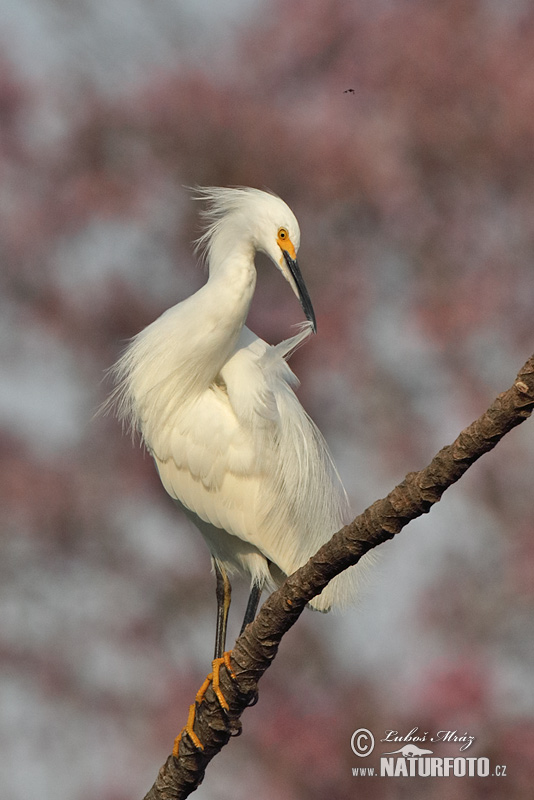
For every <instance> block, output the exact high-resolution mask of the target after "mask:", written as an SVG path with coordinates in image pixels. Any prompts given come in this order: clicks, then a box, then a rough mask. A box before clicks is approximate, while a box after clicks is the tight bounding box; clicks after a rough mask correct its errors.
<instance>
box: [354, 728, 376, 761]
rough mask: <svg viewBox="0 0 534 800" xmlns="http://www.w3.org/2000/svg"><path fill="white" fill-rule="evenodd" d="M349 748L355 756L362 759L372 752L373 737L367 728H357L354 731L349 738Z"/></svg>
mask: <svg viewBox="0 0 534 800" xmlns="http://www.w3.org/2000/svg"><path fill="white" fill-rule="evenodd" d="M350 746H351V748H352V752H353V753H354V754H355V755H357V756H360V758H363V757H364V756H368V755H370V754H371V753H372V752H373V750H374V746H375V737H374V736H373V734H372V733H371V731H369V730H367V728H358V730H357V731H354V733H353V734H352V736H351V738H350Z"/></svg>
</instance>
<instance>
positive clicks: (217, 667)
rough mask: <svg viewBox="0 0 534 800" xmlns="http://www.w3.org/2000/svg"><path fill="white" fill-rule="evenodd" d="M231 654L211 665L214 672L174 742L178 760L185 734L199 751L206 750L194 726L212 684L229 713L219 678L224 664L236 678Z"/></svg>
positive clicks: (202, 687)
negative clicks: (197, 711)
mask: <svg viewBox="0 0 534 800" xmlns="http://www.w3.org/2000/svg"><path fill="white" fill-rule="evenodd" d="M230 654H231V651H227V652H226V653H223V655H222V658H216V659H215V660H214V661H213V662H212V665H211V666H212V672H210V674H209V675H208V676H207V678H206V680H205V681H204V683H203V684H202V686H201V687H200V689H199V690H198V692H197V694H196V697H195V702H194V703H193V705H192V706H189V714H188V715H187V724H186V725H185V727H184V728H182V730H181V731H180V733H179V734H178V736H177V737H176V739H175V740H174V747H173V749H172V754H173V756H175V757H176V758H178V750H179V747H180V742H181V741H182V736H183V735H184V733H187V735H188V736H189V738H190V739H191V741H192V742H193V744H194V746H195V747H196V748H197V750H204V745H203V744H202V742H201V741H200V739H199V738H198V736H197V735H196V733H195V731H194V730H193V725H194V723H195V714H196V710H197V705H200V703H201V702H202V701H203V700H204V695H205V694H206V692H207V690H208V687H209V685H210V683H211V684H212V686H213V691H214V692H215V694H216V696H217V700H218V701H219V704H220V706H221V708H222V709H224V711H228V703H227V702H226V698H225V696H224V695H223V693H222V691H221V686H220V677H219V676H220V671H221V667H222V665H223V664H224V666H225V667H226V669H227V670H228V672H229V673H230V675H231V677H232V678H235V673H234V671H233V669H232V666H231V664H230Z"/></svg>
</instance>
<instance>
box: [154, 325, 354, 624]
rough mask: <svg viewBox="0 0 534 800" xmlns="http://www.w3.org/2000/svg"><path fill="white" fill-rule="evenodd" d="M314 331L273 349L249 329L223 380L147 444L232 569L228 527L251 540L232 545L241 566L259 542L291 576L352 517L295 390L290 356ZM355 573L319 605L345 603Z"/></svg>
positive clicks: (175, 493)
mask: <svg viewBox="0 0 534 800" xmlns="http://www.w3.org/2000/svg"><path fill="white" fill-rule="evenodd" d="M309 333H310V328H309V326H304V328H303V330H302V331H301V332H300V333H299V334H297V335H296V336H294V337H292V338H291V339H288V340H287V341H285V342H282V343H281V344H279V345H277V346H275V347H271V346H270V345H268V344H267V343H266V342H264V341H263V340H261V339H259V338H257V337H256V336H255V335H254V334H253V333H252V332H251V331H249V330H248V329H247V328H243V331H242V333H241V336H240V339H239V342H238V345H237V347H236V350H235V352H234V354H233V356H232V357H231V358H230V359H229V360H228V361H227V362H226V364H225V365H224V367H223V368H222V369H221V371H220V374H219V376H218V378H217V380H216V382H215V383H213V384H212V385H211V386H210V387H209V389H207V390H205V391H203V392H201V393H200V394H199V395H198V396H196V397H194V398H193V399H191V400H190V401H189V402H186V403H184V404H183V405H181V406H180V407H179V408H177V409H176V413H174V414H172V415H169V417H168V419H167V421H166V424H165V426H164V427H163V428H162V429H161V430H160V433H159V435H158V441H157V443H156V442H150V441H149V442H147V444H148V446H149V447H150V449H151V451H152V453H153V455H154V458H155V461H156V464H157V467H158V471H159V474H160V477H161V480H162V482H163V484H164V486H165V488H166V490H167V492H168V493H169V494H170V495H171V496H172V497H173V498H175V499H176V500H178V501H179V502H180V503H181V504H182V505H183V506H184V507H185V508H186V509H188V510H189V511H190V512H193V514H192V516H194V515H196V516H197V517H198V518H199V519H200V520H201V521H203V522H204V523H209V525H206V524H204V525H202V524H200V525H199V527H200V529H201V531H202V532H203V534H204V536H205V537H206V539H207V540H208V543H209V545H210V547H211V549H212V552H213V554H214V555H215V556H217V557H220V558H221V559H222V560H223V561H225V562H226V563H227V565H228V566H230V567H231V566H232V564H228V559H229V553H230V552H231V551H233V550H236V551H239V550H240V548H239V547H228V541H227V537H226V535H225V534H224V533H223V531H227V532H228V533H229V534H231V535H232V536H234V537H238V538H239V539H241V540H242V542H243V543H247V544H248V545H252V547H246V546H245V547H244V548H241V551H242V552H237V553H234V556H235V557H234V559H233V561H234V563H233V566H234V568H238V569H241V570H242V569H243V568H244V567H245V564H246V563H247V554H248V553H252V554H253V553H255V551H256V549H257V551H259V552H260V553H261V554H262V555H263V556H265V558H267V559H268V560H269V561H270V562H272V563H273V564H274V565H276V566H277V567H278V568H279V570H280V571H281V572H282V573H284V574H286V575H288V574H290V573H291V572H294V571H295V569H297V568H298V567H299V566H301V565H302V564H304V563H305V562H306V561H307V559H308V558H309V557H310V556H311V555H313V553H314V552H315V551H316V550H317V549H318V548H319V547H320V545H321V544H323V543H324V542H326V541H327V540H328V539H329V538H330V536H331V535H332V533H333V532H334V531H335V530H337V529H339V528H340V527H341V526H342V525H343V524H344V523H345V522H347V521H348V519H349V509H348V503H347V500H346V496H345V493H344V490H343V487H342V485H341V483H340V481H339V479H338V477H337V474H336V472H335V469H334V467H333V465H332V462H331V459H330V456H329V454H328V451H327V448H326V445H325V443H324V440H323V438H322V436H321V434H320V432H319V431H318V429H317V428H316V426H315V425H314V424H313V422H312V421H311V420H310V418H309V417H308V415H307V414H306V412H305V411H304V409H303V408H302V406H301V405H300V403H299V401H298V400H297V398H296V395H295V393H294V391H293V387H295V386H297V385H298V381H297V379H296V377H295V376H294V374H293V373H292V372H291V370H290V368H289V367H288V365H287V363H286V361H285V358H287V357H288V355H289V354H290V353H291V351H292V350H294V349H295V347H296V346H298V344H300V343H301V342H302V341H303V340H304V339H305V338H306V337H307V336H308V335H309ZM197 524H198V521H197ZM210 526H214V527H215V528H218V529H222V530H220V531H218V532H216V531H213V530H211V529H210ZM235 545H237V542H236V543H235ZM243 554H244V555H243ZM256 567H257V565H256ZM246 568H247V570H248V571H253V570H252V564H247V566H246ZM256 571H257V569H256ZM253 574H254V573H253ZM353 581H354V576H353V575H352V574H351V573H345V575H344V576H340V579H336V581H334V582H332V584H331V585H330V586H329V587H327V589H325V591H324V592H323V594H322V595H321V596H320V598H316V599H315V601H314V602H313V603H312V604H313V605H315V606H316V607H319V608H322V609H326V608H328V607H330V605H331V604H332V603H336V604H339V603H343V602H344V600H347V599H349V595H352V594H353V586H352V584H353Z"/></svg>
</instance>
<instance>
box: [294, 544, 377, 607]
mask: <svg viewBox="0 0 534 800" xmlns="http://www.w3.org/2000/svg"><path fill="white" fill-rule="evenodd" d="M371 562H372V557H371V556H369V555H366V556H364V557H363V559H362V560H361V561H359V562H358V564H357V565H355V566H353V567H349V568H348V569H347V570H345V571H344V572H342V573H341V574H340V575H336V577H335V578H333V579H332V580H331V581H330V583H329V584H328V586H325V588H324V589H323V591H322V592H321V594H319V595H317V597H314V598H313V599H312V600H310V602H309V604H308V605H309V606H310V607H311V608H313V609H314V610H315V611H322V612H323V613H324V612H327V611H330V610H331V609H333V608H335V609H340V610H342V609H344V608H347V607H348V606H351V605H354V602H355V601H356V599H357V598H358V597H359V596H360V595H361V592H362V590H363V589H364V587H365V584H366V582H367V572H368V567H369V566H370V564H371Z"/></svg>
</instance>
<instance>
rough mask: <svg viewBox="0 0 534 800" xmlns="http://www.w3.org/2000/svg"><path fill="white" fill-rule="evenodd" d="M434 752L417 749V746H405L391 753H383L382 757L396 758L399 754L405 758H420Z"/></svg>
mask: <svg viewBox="0 0 534 800" xmlns="http://www.w3.org/2000/svg"><path fill="white" fill-rule="evenodd" d="M433 752H434V751H433V750H423V748H422V747H417V745H416V744H405V745H404V746H403V747H401V748H400V749H399V750H392V751H391V752H390V753H382V755H383V756H394V755H397V754H398V755H399V756H402V757H403V758H418V757H419V756H426V755H428V754H429V753H433Z"/></svg>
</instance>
